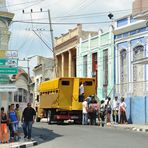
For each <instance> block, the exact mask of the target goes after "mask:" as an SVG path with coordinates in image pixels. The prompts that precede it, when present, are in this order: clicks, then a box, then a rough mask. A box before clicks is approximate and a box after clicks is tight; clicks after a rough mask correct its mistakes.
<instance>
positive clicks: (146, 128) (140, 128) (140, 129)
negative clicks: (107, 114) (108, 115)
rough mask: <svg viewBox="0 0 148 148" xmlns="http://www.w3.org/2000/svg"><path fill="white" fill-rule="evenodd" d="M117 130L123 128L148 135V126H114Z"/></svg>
mask: <svg viewBox="0 0 148 148" xmlns="http://www.w3.org/2000/svg"><path fill="white" fill-rule="evenodd" d="M112 127H115V128H123V129H126V130H133V131H137V132H147V133H148V125H139V124H115V125H112Z"/></svg>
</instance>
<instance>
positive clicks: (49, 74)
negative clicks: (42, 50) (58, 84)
mask: <svg viewBox="0 0 148 148" xmlns="http://www.w3.org/2000/svg"><path fill="white" fill-rule="evenodd" d="M33 73H34V74H33V77H34V78H33V83H32V85H33V86H34V88H33V92H34V94H33V105H34V106H36V103H37V100H38V99H39V92H38V86H39V84H40V83H41V82H43V81H46V80H50V79H53V78H54V76H55V74H54V60H53V59H52V58H46V57H42V56H37V66H35V67H34V69H33Z"/></svg>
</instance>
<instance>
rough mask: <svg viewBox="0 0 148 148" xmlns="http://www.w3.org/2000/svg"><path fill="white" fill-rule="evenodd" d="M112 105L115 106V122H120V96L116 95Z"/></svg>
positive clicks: (113, 114) (113, 115)
mask: <svg viewBox="0 0 148 148" xmlns="http://www.w3.org/2000/svg"><path fill="white" fill-rule="evenodd" d="M112 107H113V112H112V117H113V122H114V123H115V124H118V122H119V115H118V113H119V102H118V97H117V96H115V98H114V100H113V103H112Z"/></svg>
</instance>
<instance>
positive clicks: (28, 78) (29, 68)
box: [27, 59, 30, 102]
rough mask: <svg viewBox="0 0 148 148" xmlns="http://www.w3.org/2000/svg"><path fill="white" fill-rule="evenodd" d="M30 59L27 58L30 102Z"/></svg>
mask: <svg viewBox="0 0 148 148" xmlns="http://www.w3.org/2000/svg"><path fill="white" fill-rule="evenodd" d="M29 66H30V65H29V59H27V68H28V98H29V102H30V67H29Z"/></svg>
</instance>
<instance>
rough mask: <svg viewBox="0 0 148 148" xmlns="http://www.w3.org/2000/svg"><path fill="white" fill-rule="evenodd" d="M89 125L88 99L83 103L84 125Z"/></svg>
mask: <svg viewBox="0 0 148 148" xmlns="http://www.w3.org/2000/svg"><path fill="white" fill-rule="evenodd" d="M87 124H88V103H87V98H85V100H84V101H83V103H82V125H87Z"/></svg>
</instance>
